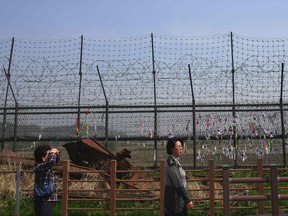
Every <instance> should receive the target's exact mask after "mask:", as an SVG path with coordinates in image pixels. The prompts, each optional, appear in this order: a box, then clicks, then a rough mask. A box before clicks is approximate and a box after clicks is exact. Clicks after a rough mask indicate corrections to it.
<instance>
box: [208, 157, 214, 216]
mask: <svg viewBox="0 0 288 216" xmlns="http://www.w3.org/2000/svg"><path fill="white" fill-rule="evenodd" d="M214 173H215V168H214V160H209V204H210V206H209V208H210V209H209V214H210V216H214V215H215V194H214V189H215V186H214V181H215V174H214Z"/></svg>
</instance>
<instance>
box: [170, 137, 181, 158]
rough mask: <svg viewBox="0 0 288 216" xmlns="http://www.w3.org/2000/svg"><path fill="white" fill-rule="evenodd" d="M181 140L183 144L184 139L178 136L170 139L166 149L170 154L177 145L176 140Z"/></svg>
mask: <svg viewBox="0 0 288 216" xmlns="http://www.w3.org/2000/svg"><path fill="white" fill-rule="evenodd" d="M177 141H179V142H180V143H181V145H182V146H183V140H182V139H179V138H176V137H172V138H170V139H168V142H167V145H166V151H167V154H168V155H171V154H172V149H173V148H174V147H175V144H176V142H177Z"/></svg>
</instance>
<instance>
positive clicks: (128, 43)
mask: <svg viewBox="0 0 288 216" xmlns="http://www.w3.org/2000/svg"><path fill="white" fill-rule="evenodd" d="M151 39H152V38H151V36H150V35H148V36H143V37H133V38H124V39H97V38H92V37H84V39H83V50H82V51H83V53H82V70H81V73H82V83H81V98H80V99H81V100H80V104H81V107H82V106H84V107H85V106H86V107H91V108H90V110H89V113H90V114H85V113H82V114H81V119H82V122H81V125H82V126H83V131H86V132H83V133H84V134H86V135H95V134H96V132H97V129H95V128H97V127H98V128H101V127H103V124H104V123H103V122H102V120H101V119H102V115H103V113H104V110H103V109H101V110H99V109H96V108H93V106H105V98H104V94H103V89H102V87H101V84H100V78H99V76H98V73H97V66H98V67H99V69H100V74H101V79H102V81H103V84H104V91H105V93H106V95H107V99H108V101H109V105H112V106H113V105H126V106H131V107H132V106H134V105H143V106H153V105H154V85H153V63H155V69H156V98H157V105H177V106H179V107H181V106H183V105H191V97H192V93H191V88H190V80H189V73H188V64H189V65H190V66H191V70H192V71H191V73H192V82H193V88H194V95H195V102H196V104H206V105H215V104H218V105H221V104H232V92H233V89H232V73H231V70H232V58H231V57H232V47H231V44H233V58H234V68H235V102H236V104H263V103H268V104H273V103H279V97H280V81H281V63H285V62H286V61H287V60H286V59H287V56H286V49H287V41H288V39H287V38H282V39H254V38H249V37H243V36H240V35H237V34H233V37H232V40H233V41H231V35H230V34H223V35H217V36H211V37H193V38H192V37H191V38H189V37H170V36H169V37H168V36H154V37H153V41H154V60H155V62H153V61H152V43H151ZM14 44H15V45H14V47H13V55H12V59H11V70H10V74H11V77H10V81H11V84H12V86H13V89H14V92H15V95H16V99H17V102H18V104H19V106H20V107H32V108H31V110H33V109H34V110H37V109H39V107H43V108H45V107H47V108H49V107H66V106H74V107H76V106H77V105H78V94H79V84H80V75H79V73H80V54H81V49H80V48H81V38H71V39H62V40H51V41H41V40H39V41H30V40H17V39H16V40H15V43H14ZM10 50H11V41H9V40H5V41H3V40H2V41H1V50H0V64H1V66H2V68H6V70H7V68H8V64H9V58H10ZM1 70H2V69H1ZM0 81H1V83H4V85H1V88H0V100H1V102H0V104H1V107H3V106H4V101H5V95H6V85H5V84H6V83H7V80H6V77H5V75H4V73H1V74H0ZM286 83H287V76H284V92H283V93H284V94H283V95H284V102H285V101H286V102H287V91H288V90H287V88H285V86H286V85H287V84H286ZM8 93H9V92H8ZM7 106H8V107H14V106H15V104H14V100H13V97H12V95H11V94H10V93H9V94H8V99H7ZM33 107H34V108H33ZM85 109H86V108H85ZM126 109H127V108H126ZM57 110H58V108H57V109H56V110H54V111H57ZM128 110H129V109H128ZM42 111H43V109H42ZM58 111H59V110H58ZM82 111H83V108H82ZM150 111H151V109H150ZM43 112H44V111H43ZM46 112H47V113H43V114H40V113H39V114H37V115H33V114H29V113H28V114H27V113H26V114H25V113H23V114H20V116H21V117H20V121H19V124H20V125H31V128H33V127H36V126H37V125H38V126H39V125H40V129H37V131H38V132H37V133H39V130H40V131H42V130H44V131H47V130H49V131H50V132H49V133H50V134H52V133H54V134H55V133H56V132H55V129H53V126H54V128H55V125H56V126H57V127H62V129H59V128H58V129H59V130H58V131H62V132H61V134H62V135H61V136H73V134H74V132H73V129H72V128H74V129H75V120H76V114H75V113H76V112H77V110H76V109H70V110H68V111H67V112H71V113H70V114H68V113H67V114H53V115H50V114H48V113H49V112H51V110H50V109H47V110H46ZM197 112H200V113H201V110H198V111H197ZM73 113H74V114H73ZM227 113H228V114H227ZM227 113H225V112H224V113H223V112H221V113H219V112H216V111H214V112H213V110H212V111H211V113H210V115H211V116H212V117H211V119H213V118H216V117H215V116H218V118H220V117H221V118H222V119H224V118H226V119H230V120H229V121H226V122H225V127H226V129H224V126H221V128H220V130H221V131H222V132H224V131H225V133H227V134H229V130H228V129H227V128H229V126H230V125H231V124H232V122H233V117H232V114H231V113H229V112H227ZM272 113H273V112H271V115H272ZM202 115H203V114H202ZM207 115H208V114H207ZM251 115H252V114H251V113H249V114H247V116H245V115H244V114H243V113H241V114H239V118H240V119H244V120H246V121H248V120H247V119H248V118H251ZM273 115H274V114H273ZM213 116H214V117H213ZM228 116H229V117H228ZM207 118H208V117H207ZM190 120H191V113H189V112H182V111H181V110H179V112H166V113H163V114H159V115H158V124H159V128H158V133H159V134H160V135H163V136H165V135H167V134H168V133H169V131H171V130H173V131H174V133H177V134H183V135H190V134H191V128H192V126H193V125H192V122H191V121H190ZM244 120H243V121H244ZM8 121H9V122H13V118H12V117H11V118H8ZM241 121H242V120H241ZM199 122H200V121H199ZM212 122H217V121H216V120H214V121H212ZM222 123H223V122H222ZM203 124H204V123H202V126H201V124H200V123H199V125H198V126H197V128H198V129H197V131H200V132H201V133H203V134H207V133H210V134H212V133H213V134H215V133H216V131H217V130H216V129H217V128H218V126H217V124H216V123H215V124H214V125H213V127H211V128H209V129H208V130H207V128H206V129H204V125H203ZM277 124H278V127H279V124H280V123H279V122H278V123H277ZM123 125H125V128H123ZM45 127H46V129H47V128H49V129H47V130H45V129H43V128H45ZM153 127H154V114H153V110H152V111H151V112H150V113H141V112H139V113H137V111H136V112H133V113H125V114H123V113H120V114H119V113H118V114H117V113H116V114H110V115H109V130H110V133H113V134H126V136H137V135H141V136H149V133H151V132H153V131H151V130H153ZM63 128H64V129H63ZM84 128H85V129H84ZM87 128H88V129H87ZM186 128H188V129H187V130H186ZM212 128H213V129H212ZM244 128H246V130H247V129H248V128H249V125H247V124H246V125H245V127H244ZM34 129H35V128H34ZM23 131H24V130H22V132H21V131H20V132H19V133H21V134H22V135H24V134H25V132H23ZM31 131H32V129H31ZM31 131H30V132H31ZM111 131H112V132H111ZM207 131H208V132H207ZM274 131H275V130H274ZM102 132H103V131H102ZM41 133H45V132H41ZM56 134H58V132H57V133H56ZM34 135H35V134H34ZM102 135H103V133H102ZM57 136H58V135H57ZM59 136H60V135H59Z"/></svg>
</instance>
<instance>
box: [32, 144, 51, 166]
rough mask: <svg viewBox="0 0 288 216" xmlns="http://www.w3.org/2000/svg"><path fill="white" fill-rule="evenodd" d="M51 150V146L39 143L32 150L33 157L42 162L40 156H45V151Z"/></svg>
mask: <svg viewBox="0 0 288 216" xmlns="http://www.w3.org/2000/svg"><path fill="white" fill-rule="evenodd" d="M49 150H51V146H50V145H47V144H44V145H40V146H38V147H37V148H36V149H35V150H34V158H35V161H36V162H38V163H41V162H42V157H45V156H46V154H47V151H49Z"/></svg>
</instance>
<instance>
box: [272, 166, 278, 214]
mask: <svg viewBox="0 0 288 216" xmlns="http://www.w3.org/2000/svg"><path fill="white" fill-rule="evenodd" d="M270 172H271V202H272V215H279V196H278V174H277V166H276V165H271V167H270Z"/></svg>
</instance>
